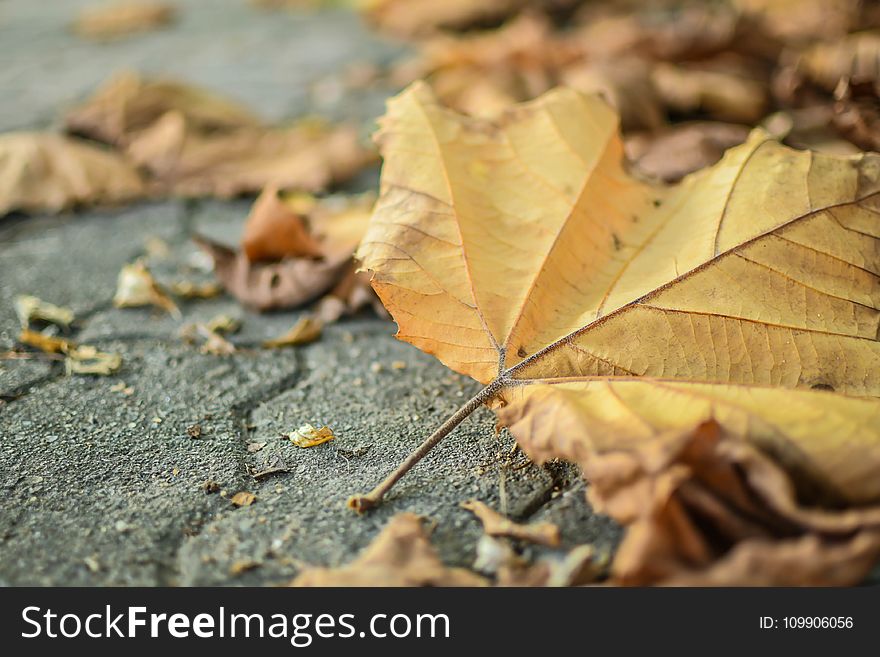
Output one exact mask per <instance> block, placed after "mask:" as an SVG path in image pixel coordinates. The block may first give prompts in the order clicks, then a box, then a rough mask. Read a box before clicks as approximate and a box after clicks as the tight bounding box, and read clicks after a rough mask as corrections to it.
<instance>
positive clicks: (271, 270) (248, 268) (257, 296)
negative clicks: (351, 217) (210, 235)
mask: <svg viewBox="0 0 880 657" xmlns="http://www.w3.org/2000/svg"><path fill="white" fill-rule="evenodd" d="M194 239H195V241H196V243H197V244H198V245H199V246H200V247H201V248H202V250H204V251H205V252H206V253H207V254H208V255H210V256H211V257H212V258H213V260H214V273H215V274H216V276H217V280H219V281H220V283H222V284H223V287H225V288H226V290H227V291H228V292H229V293H230V294H232V295H233V296H234V297H235V298H236V299H238V300H239V301H240V302H241V303H243V304H244V305H246V306H249V307H251V308H254V309H257V310H269V309H272V308H290V307H295V306H300V305H302V304H304V303H306V302H308V301H312V300H314V299H315V298H316V297H318V296H319V295H321V294H322V293H323V292H325V291H327V290H329V289H331V288H332V287H333V285H334V284H335V283H336V281H337V280H338V279H339V277H340V276H342V275H343V273H344V272H345V271H346V268H347V267H348V266H349V263H350V260H351V256H350V254H349V256H348V257H341V256H340V257H336V258H332V259H321V260H313V259H304V258H294V259H285V260H282V261H281V262H277V263H252V262H251V261H250V260H248V258H247V256H246V255H245V254H244V252H243V251H240V252H236V251H233V250H232V249H230V248H228V247H226V246H223V245H222V244H218V243H216V242H212V241H210V240H208V239H207V238H204V237H196V238H194Z"/></svg>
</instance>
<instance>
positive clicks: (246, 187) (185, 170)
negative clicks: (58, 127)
mask: <svg viewBox="0 0 880 657" xmlns="http://www.w3.org/2000/svg"><path fill="white" fill-rule="evenodd" d="M66 125H67V129H68V130H69V131H71V132H73V133H75V134H78V135H83V136H86V137H89V138H92V139H96V140H99V141H105V142H107V143H110V144H114V145H116V146H118V147H120V148H122V149H123V150H124V153H125V155H126V157H127V158H128V159H129V160H130V161H131V162H133V163H134V164H135V165H137V166H138V167H140V168H141V169H142V170H143V171H145V172H146V173H147V174H148V180H149V183H150V187H151V189H152V190H153V192H154V193H156V194H161V195H165V194H173V195H177V196H218V197H221V198H229V197H232V196H237V195H240V194H246V193H257V192H260V191H261V190H262V189H263V188H265V187H268V186H275V187H279V188H282V189H300V190H308V191H318V190H322V189H325V188H326V187H328V186H330V185H331V184H334V183H339V182H342V181H345V180H347V179H348V178H350V177H351V176H353V175H355V174H356V173H358V172H359V171H360V170H361V169H362V168H363V167H364V166H365V165H367V164H369V163H370V162H371V161H372V160H373V158H374V155H373V153H372V152H371V151H370V150H369V149H366V148H365V147H364V146H363V145H362V144H361V141H360V138H359V135H358V131H357V128H356V127H354V126H352V125H339V126H333V125H330V124H328V123H325V122H323V121H320V120H315V119H305V120H302V121H300V122H299V123H296V124H293V125H292V126H289V127H275V126H265V125H263V124H262V122H261V121H260V120H259V119H257V118H256V117H254V116H253V115H252V114H251V113H250V112H249V111H248V110H247V109H245V108H244V107H241V106H240V105H238V104H237V103H234V102H232V101H229V100H227V99H225V98H222V97H219V96H217V95H215V94H212V93H211V92H209V91H207V90H203V89H198V88H195V87H192V86H189V85H183V84H179V83H176V82H170V81H164V80H144V79H142V78H141V77H140V76H138V75H136V74H133V73H124V74H122V75H120V76H118V77H117V78H114V79H113V80H111V81H110V82H108V83H107V84H106V85H105V86H104V87H103V88H102V89H100V90H98V91H97V92H96V94H95V96H94V97H93V98H92V99H91V100H89V101H87V102H86V103H85V104H83V105H82V106H80V107H77V108H74V109H73V110H71V111H70V112H69V113H68V115H67V117H66Z"/></svg>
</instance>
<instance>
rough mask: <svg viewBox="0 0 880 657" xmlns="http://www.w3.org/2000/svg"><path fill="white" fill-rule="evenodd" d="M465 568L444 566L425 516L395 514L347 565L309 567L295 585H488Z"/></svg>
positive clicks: (293, 582) (296, 580)
mask: <svg viewBox="0 0 880 657" xmlns="http://www.w3.org/2000/svg"><path fill="white" fill-rule="evenodd" d="M486 583H487V582H486V580H484V579H483V578H482V577H480V576H478V575H476V574H474V573H471V572H470V571H467V570H464V569H462V568H448V567H446V566H444V565H443V563H442V562H441V561H440V559H439V557H438V556H437V553H436V551H435V550H434V548H433V547H432V546H431V542H430V541H429V539H428V536H427V535H426V533H425V530H424V528H423V527H422V521H421V519H420V518H419V517H418V516H417V515H414V514H412V513H401V514H398V515H396V516H394V517H393V518H392V519H391V521H390V522H389V523H388V524H387V525H386V526H385V528H384V529H383V530H382V531H381V533H380V534H379V535H378V536H377V537H376V538H375V539H374V540H373V542H372V543H371V544H370V545H369V546H368V547H367V548H366V549H365V550H364V551H363V552H362V553H361V554H360V556H358V558H357V559H355V560H354V561H353V562H351V563H350V564H349V565H347V566H341V567H339V568H318V567H313V568H307V569H306V570H304V571H303V572H302V573H301V574H300V575H299V576H298V577H297V578H296V579H294V580H293V581H292V582H291V586H485V585H486Z"/></svg>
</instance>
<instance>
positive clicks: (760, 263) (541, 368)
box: [358, 85, 880, 502]
mask: <svg viewBox="0 0 880 657" xmlns="http://www.w3.org/2000/svg"><path fill="white" fill-rule="evenodd" d="M379 142H380V145H381V148H382V151H383V155H384V157H385V165H384V170H383V174H382V183H381V198H380V200H379V201H378V203H377V206H376V209H375V213H374V216H373V219H372V222H371V224H370V227H369V229H368V231H367V235H366V236H365V238H364V241H363V244H362V246H361V248H360V251H359V254H358V255H359V257H360V258H361V260H362V262H363V265H364V267H365V268H366V269H369V270H372V271H373V272H374V278H373V286H374V288H375V289H376V291H377V293H378V294H379V296H380V298H381V299H382V300H383V302H384V304H385V306H386V307H387V308H388V309H389V311H390V312H391V314H392V316H393V317H394V318H395V320H396V321H397V323H398V325H399V337H400V338H401V339H403V340H406V341H408V342H411V343H412V344H414V345H416V346H418V347H419V348H421V349H422V350H424V351H426V352H428V353H432V354H435V355H436V356H437V357H438V358H439V359H440V360H441V361H443V362H444V363H446V364H447V365H448V366H449V367H451V368H452V369H454V370H456V371H459V372H462V373H464V374H468V375H470V376H472V377H474V378H475V379H477V380H479V381H481V382H483V383H490V382H493V381H496V380H497V383H496V384H495V385H498V386H503V389H502V390H501V393H500V397H501V398H502V402H503V406H502V408H500V410H499V411H498V413H499V418H500V420H501V422H502V424H504V425H506V426H509V427H510V429H511V431H512V432H513V433H514V435H515V436H516V437H517V438H518V440H519V441H520V443H521V444H522V445H523V447H524V448H525V449H526V450H527V451H528V452H529V454H530V455H531V456H533V457H535V458H538V459H546V458H555V457H563V458H569V459H573V460H576V461H580V462H583V461H584V460H585V458H586V456H587V455H589V454H590V453H594V452H600V451H603V450H605V449H608V448H610V447H612V446H620V445H637V444H639V443H642V442H645V441H647V440H650V439H652V438H654V437H656V436H657V435H660V434H661V433H662V432H665V431H672V430H687V429H690V428H693V427H694V426H696V425H697V424H699V423H700V422H702V421H704V420H706V419H709V418H714V419H715V420H716V421H718V422H719V423H720V425H721V426H722V428H723V430H724V431H727V432H730V433H732V434H734V435H745V436H748V438H749V440H750V441H751V442H753V443H754V444H756V445H758V446H760V447H761V449H763V450H765V451H768V452H771V453H773V454H774V455H775V456H776V457H777V458H778V459H779V460H780V462H781V463H783V464H784V466H785V467H786V468H787V469H789V470H791V471H792V472H794V473H796V476H797V479H798V481H799V482H807V481H808V482H810V485H811V487H812V489H813V490H814V492H821V494H822V495H824V496H826V497H829V498H834V499H837V500H840V501H847V502H864V501H868V500H873V499H876V498H878V497H880V479H878V478H877V477H876V467H875V464H876V463H878V462H880V404H878V401H877V397H878V396H880V344H878V342H877V334H878V326H880V312H878V310H877V308H878V302H880V285H878V281H880V279H878V274H880V248H878V239H877V238H878V236H880V157H878V156H877V155H873V154H863V155H859V156H855V157H849V158H845V157H833V156H829V155H822V154H817V153H811V152H798V151H794V150H791V149H789V148H787V147H785V146H782V145H781V144H779V143H777V142H775V141H773V140H772V139H770V138H769V137H768V135H767V134H766V133H764V132H762V131H760V130H758V131H755V132H753V133H752V134H751V136H750V137H749V139H748V140H747V141H746V143H744V144H743V145H741V146H738V147H736V148H733V149H731V150H730V151H728V152H727V153H726V154H725V156H724V157H723V158H722V160H721V161H720V162H719V163H718V164H716V165H715V166H713V167H711V168H709V169H705V170H702V171H699V172H697V173H694V174H692V175H690V176H688V177H686V178H685V179H684V180H683V181H682V182H681V183H680V184H678V185H674V186H663V185H659V184H649V183H646V182H642V181H639V180H636V179H634V178H633V177H631V176H630V175H629V174H628V173H627V172H626V171H625V170H624V168H623V147H622V144H621V140H620V138H619V136H618V134H617V118H616V116H615V114H614V113H613V112H612V111H611V110H610V109H609V108H608V107H607V106H606V105H605V104H604V103H603V102H602V101H601V100H599V99H597V98H594V97H588V96H583V95H580V94H578V93H577V92H574V91H571V90H566V89H558V90H555V91H553V92H550V93H548V94H546V95H545V96H543V97H541V98H540V99H538V100H536V101H534V102H531V103H526V104H523V105H520V106H517V107H515V108H513V109H512V110H511V111H509V112H507V113H505V114H504V115H502V116H501V117H500V118H499V119H498V120H497V121H496V122H494V123H493V122H488V121H482V120H477V119H471V118H466V117H463V116H461V115H458V114H456V113H454V112H452V111H450V110H447V109H445V108H443V107H441V106H440V105H439V104H438V103H437V102H436V100H435V99H434V97H433V96H432V94H431V92H430V91H429V90H428V89H427V88H426V87H425V86H424V85H415V86H414V87H412V88H411V89H409V90H408V91H406V92H404V93H403V94H401V95H400V96H398V97H397V98H395V99H394V100H392V101H391V102H390V103H389V110H388V114H387V116H386V117H385V118H384V119H383V122H382V131H381V133H380V136H379Z"/></svg>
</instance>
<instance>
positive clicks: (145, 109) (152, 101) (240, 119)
mask: <svg viewBox="0 0 880 657" xmlns="http://www.w3.org/2000/svg"><path fill="white" fill-rule="evenodd" d="M168 112H176V113H179V114H181V115H183V117H184V118H185V119H186V122H187V125H189V126H190V127H191V129H193V130H200V131H204V132H212V131H219V132H226V131H229V130H234V129H236V128H241V127H257V126H259V125H260V121H259V119H257V118H256V117H255V116H254V115H253V114H251V113H250V112H249V111H248V110H247V109H246V108H244V107H242V106H241V105H239V104H238V103H235V102H233V101H231V100H228V99H226V98H224V97H222V96H218V95H217V94H214V93H212V92H211V91H208V90H207V89H202V88H199V87H196V86H193V85H189V84H184V83H181V82H176V81H174V80H163V79H149V78H148V79H145V78H143V77H141V76H140V75H138V74H137V73H135V72H132V71H125V72H123V73H120V74H118V75H116V76H115V77H113V78H111V79H110V80H109V81H108V82H107V83H105V84H104V85H103V86H102V87H101V88H100V89H98V91H96V92H95V94H94V96H92V98H90V99H89V100H87V101H86V102H85V103H83V104H82V105H80V106H78V107H75V108H73V109H72V110H70V111H69V112H68V113H67V115H66V116H65V127H66V129H67V130H68V131H69V132H73V133H75V134H79V135H83V136H85V137H88V138H90V139H95V140H97V141H102V142H105V143H108V144H114V145H118V146H126V145H127V144H128V143H129V142H131V140H132V139H133V138H134V137H135V136H136V135H137V134H138V133H140V132H141V131H143V130H145V129H147V128H149V127H150V126H151V125H153V124H154V123H155V122H156V121H157V120H159V119H160V118H161V117H162V116H164V115H165V114H167V113H168Z"/></svg>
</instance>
